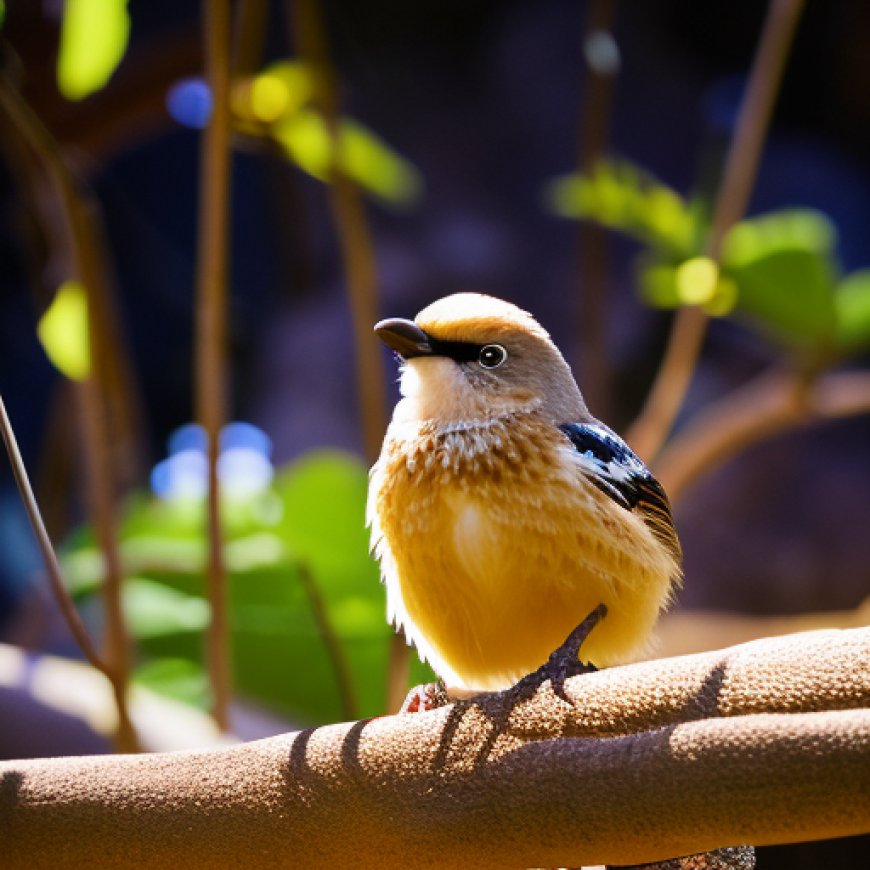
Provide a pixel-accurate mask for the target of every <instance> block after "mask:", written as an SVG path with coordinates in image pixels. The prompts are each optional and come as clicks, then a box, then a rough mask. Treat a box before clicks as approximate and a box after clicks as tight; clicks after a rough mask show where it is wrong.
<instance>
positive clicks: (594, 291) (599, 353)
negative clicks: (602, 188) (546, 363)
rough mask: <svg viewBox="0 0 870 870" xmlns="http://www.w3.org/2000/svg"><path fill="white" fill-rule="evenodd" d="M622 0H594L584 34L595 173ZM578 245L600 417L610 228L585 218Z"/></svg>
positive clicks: (583, 348) (586, 155)
mask: <svg viewBox="0 0 870 870" xmlns="http://www.w3.org/2000/svg"><path fill="white" fill-rule="evenodd" d="M616 5H617V0H591V2H590V4H589V10H588V13H587V20H586V27H585V30H584V34H583V42H584V49H585V50H586V54H587V60H586V64H587V65H586V74H585V76H584V80H585V86H584V88H583V96H584V102H583V109H582V115H581V119H580V170H581V172H583V173H584V174H586V175H588V174H591V173H592V172H593V171H594V169H595V166H596V164H597V163H598V162H599V161H600V160H601V157H602V155H603V154H604V149H605V147H606V145H607V132H608V128H609V126H610V116H611V110H612V106H613V91H614V86H615V84H616V75H617V73H618V58H617V57H613V58H611V59H604V60H599V61H598V62H596V61H595V59H594V58H595V56H594V54H593V51H594V48H595V45H594V43H595V40H599V41H600V40H602V39H604V40H606V39H608V38H612V37H611V31H612V30H613V23H614V19H615V17H616ZM577 248H578V254H579V260H580V262H579V278H580V288H579V289H580V324H579V338H580V344H579V348H578V361H579V364H580V366H579V367H580V372H581V374H582V379H583V393H584V395H585V396H586V401H587V402H588V404H589V406H590V407H591V408H593V409H594V412H595V414H596V415H598V416H599V417H603V418H605V419H607V418H608V417H609V416H610V413H609V411H610V409H609V407H608V406H609V402H610V398H609V397H610V395H611V389H610V385H611V380H612V372H611V370H610V365H609V356H608V353H607V329H606V327H607V323H606V318H605V312H606V306H605V297H606V291H607V279H608V274H607V273H608V257H607V233H606V232H605V231H604V229H603V227H600V226H599V225H598V224H595V223H593V222H592V221H581V222H580V225H579V229H578V237H577Z"/></svg>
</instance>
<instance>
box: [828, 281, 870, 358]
mask: <svg viewBox="0 0 870 870" xmlns="http://www.w3.org/2000/svg"><path fill="white" fill-rule="evenodd" d="M834 307H835V308H836V312H837V332H836V335H837V343H838V344H839V345H840V347H842V348H843V349H844V350H847V351H849V352H852V353H854V352H857V351H863V350H865V349H866V348H868V347H870V269H861V270H860V271H858V272H852V274H851V275H847V276H846V277H845V278H844V279H843V280H842V281H841V282H840V285H839V286H838V287H837V292H836V293H835V294H834Z"/></svg>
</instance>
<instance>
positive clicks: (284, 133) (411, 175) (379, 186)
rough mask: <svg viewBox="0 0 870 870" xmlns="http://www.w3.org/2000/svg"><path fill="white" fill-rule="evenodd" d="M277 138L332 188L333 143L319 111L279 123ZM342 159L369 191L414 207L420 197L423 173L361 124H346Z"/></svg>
mask: <svg viewBox="0 0 870 870" xmlns="http://www.w3.org/2000/svg"><path fill="white" fill-rule="evenodd" d="M270 132H271V135H272V137H273V138H274V139H275V141H276V142H278V144H279V145H280V146H281V148H282V149H283V151H284V153H285V154H286V155H287V157H288V158H289V159H290V160H292V161H293V162H294V163H295V164H296V165H297V166H299V167H300V168H301V169H304V170H305V171H306V172H307V173H308V174H309V175H313V176H314V177H315V178H317V179H318V180H320V181H323V182H328V181H329V179H330V175H331V169H332V166H333V159H334V158H333V143H332V139H331V137H330V135H329V131H328V129H327V126H326V122H325V121H324V119H323V118H322V116H321V115H319V114H318V113H317V112H315V111H314V110H313V109H301V110H300V111H298V112H295V113H293V114H290V115H287V116H285V117H283V118H281V119H280V120H279V121H277V122H276V123H275V124H274V125H272V127H271V128H270ZM339 135H340V143H339V148H338V151H339V158H340V160H341V166H342V168H343V169H344V171H345V173H346V174H347V175H348V177H349V178H352V179H353V180H354V181H356V182H357V183H358V184H359V185H360V186H361V187H362V188H363V189H364V190H367V191H368V192H369V193H372V194H374V195H375V196H378V197H380V198H381V199H383V200H385V201H386V202H390V203H393V204H406V203H410V202H413V201H414V200H415V199H417V198H418V197H419V195H420V192H421V189H422V183H421V180H420V173H419V172H418V171H417V169H416V168H415V167H414V166H412V165H411V164H410V163H409V162H408V161H407V160H404V159H403V158H401V157H399V155H398V154H396V152H395V151H393V150H392V149H391V148H390V147H389V146H388V145H386V143H384V142H383V140H381V139H380V138H379V137H378V136H376V135H375V134H374V133H372V132H371V131H370V130H368V129H366V128H365V127H363V126H362V125H361V124H359V123H357V122H356V121H352V120H350V119H347V118H345V119H343V120H342V122H341V127H340V134H339Z"/></svg>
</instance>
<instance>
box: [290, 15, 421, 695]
mask: <svg viewBox="0 0 870 870" xmlns="http://www.w3.org/2000/svg"><path fill="white" fill-rule="evenodd" d="M290 12H291V17H292V18H293V21H294V23H295V26H296V33H297V43H298V46H299V54H300V56H301V57H302V59H303V60H304V61H305V62H306V63H307V64H308V65H309V67H310V68H311V70H312V71H313V75H314V81H315V94H314V101H315V104H316V105H317V107H318V108H319V109H320V111H321V112H322V113H323V117H324V119H325V122H326V126H327V129H328V131H329V135H330V141H331V147H332V160H331V162H330V166H331V178H330V181H331V183H330V184H329V204H330V209H331V211H332V217H333V221H334V223H335V227H336V231H337V233H338V238H339V243H340V245H341V252H342V260H343V263H344V275H345V281H346V282H347V288H348V299H349V302H350V309H351V316H352V320H353V331H354V346H355V349H356V362H357V364H356V374H357V390H358V395H359V403H360V411H361V414H362V430H363V447H364V450H365V455H366V458H367V459H368V461H369V462H374V461H375V460H376V459H377V456H378V453H379V452H380V448H381V442H382V440H383V437H384V431H385V429H386V424H387V420H386V414H385V411H384V405H385V402H386V394H385V388H384V371H383V363H382V357H381V352H380V349H379V347H378V346H377V342H376V341H374V340H373V338H372V331H371V330H372V326H373V325H374V323H375V321H376V320H377V308H378V293H377V291H378V285H377V273H376V266H375V255H374V247H373V245H372V240H371V235H370V233H369V229H368V224H367V223H366V218H365V209H364V207H363V201H362V197H361V196H360V192H359V189H358V188H357V186H356V184H354V182H353V181H352V180H351V179H350V178H348V176H347V175H346V174H345V173H344V172H343V171H342V169H341V166H342V160H341V147H342V142H341V135H340V129H341V113H340V100H339V95H338V85H337V74H336V71H335V68H334V66H333V63H332V59H331V57H330V54H329V44H328V41H327V37H326V29H325V27H324V23H323V18H322V15H321V10H320V6H319V4H318V2H317V0H296V2H293V3H291V4H290ZM408 666H409V651H408V647H407V646H406V645H405V643H404V641H403V640H402V638H401V637H399V635H395V636H394V637H393V638H392V641H391V647H390V654H389V665H388V673H387V705H388V709H390V710H397V709H398V708H399V706H400V705H401V703H402V700H403V698H404V696H405V693H406V691H407V685H408Z"/></svg>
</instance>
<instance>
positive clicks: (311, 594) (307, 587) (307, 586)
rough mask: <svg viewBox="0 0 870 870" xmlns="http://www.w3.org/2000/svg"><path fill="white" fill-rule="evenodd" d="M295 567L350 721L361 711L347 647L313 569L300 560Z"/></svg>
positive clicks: (343, 711)
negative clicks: (333, 619) (330, 612)
mask: <svg viewBox="0 0 870 870" xmlns="http://www.w3.org/2000/svg"><path fill="white" fill-rule="evenodd" d="M296 568H297V570H298V571H299V579H300V581H301V583H302V589H303V590H304V592H305V596H306V598H307V599H308V605H309V607H310V608H311V615H312V616H313V617H314V622H315V625H316V626H317V631H318V632H319V634H320V638H321V640H322V641H323V644H324V646H325V647H326V653H327V655H328V656H329V660H330V662H331V663H332V669H333V671H334V672H335V682H336V685H337V686H338V696H339V700H340V701H341V715H342V716H343V717H344V718H345V720H347V721H350V720H351V719H354V718H356V717H357V716H358V715H359V712H358V710H357V703H356V695H355V693H354V689H353V678H352V676H351V673H350V666H349V665H348V662H347V656H345V654H344V650H342V648H341V641H340V640H339V639H338V635H337V634H336V633H335V630H334V629H333V627H332V623H331V622H330V620H329V614H328V613H327V612H326V605H325V604H324V603H323V596H322V595H321V594H320V589H318V587H317V581H316V580H315V579H314V575H313V574H312V573H311V568H310V567H309V566H308V565H307V564H306V563H305V562H297V564H296Z"/></svg>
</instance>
